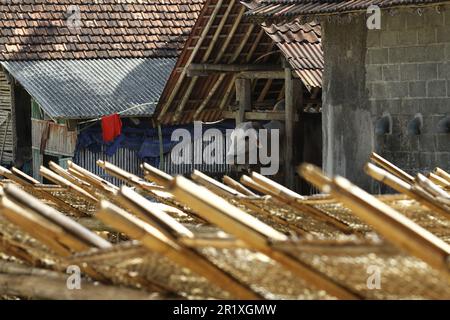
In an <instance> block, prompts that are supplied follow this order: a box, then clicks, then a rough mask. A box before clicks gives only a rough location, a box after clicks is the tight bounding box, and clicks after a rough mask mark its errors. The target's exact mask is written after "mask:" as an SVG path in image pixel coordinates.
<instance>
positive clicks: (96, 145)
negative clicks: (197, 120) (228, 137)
mask: <svg viewBox="0 0 450 320" xmlns="http://www.w3.org/2000/svg"><path fill="white" fill-rule="evenodd" d="M234 127H235V125H234V121H232V120H231V121H221V122H215V123H208V124H205V123H203V124H202V129H203V131H205V130H207V129H209V128H215V129H219V130H221V131H222V132H225V130H226V129H234ZM181 128H182V129H187V130H188V131H189V132H190V133H191V135H192V137H193V133H194V124H189V125H183V126H167V127H162V128H161V133H162V149H163V153H164V154H166V153H168V152H170V150H171V149H172V148H173V146H174V145H175V144H177V143H178V141H172V140H171V136H172V132H173V131H174V130H176V129H181ZM102 147H104V150H105V154H106V155H107V156H112V155H114V154H115V153H116V152H117V150H118V149H119V148H129V149H132V150H136V151H138V157H139V158H141V159H142V160H143V161H147V162H149V163H150V164H152V165H154V166H159V160H160V139H159V135H158V128H152V127H151V125H150V122H149V121H145V122H144V121H141V122H140V124H139V125H135V124H134V123H132V122H131V121H130V120H128V119H123V120H122V133H121V134H120V136H118V137H117V138H116V139H114V140H113V141H112V142H110V143H105V142H104V141H103V139H102V128H101V125H100V123H96V124H95V125H93V126H90V127H87V128H84V129H82V130H81V131H80V132H79V134H78V140H77V147H76V150H75V153H77V152H79V151H80V150H81V149H84V148H87V149H89V150H90V151H92V152H101V150H102Z"/></svg>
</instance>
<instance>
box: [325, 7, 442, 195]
mask: <svg viewBox="0 0 450 320" xmlns="http://www.w3.org/2000/svg"><path fill="white" fill-rule="evenodd" d="M381 22H382V23H381V29H380V30H368V29H367V28H366V20H365V18H363V17H361V18H359V19H353V20H352V21H350V22H348V21H347V22H334V21H331V22H324V23H323V25H324V39H323V47H324V52H325V74H324V85H323V101H324V103H323V132H324V168H325V169H326V171H328V172H330V173H335V174H341V175H344V176H346V177H348V178H349V179H350V180H352V181H354V182H356V183H357V184H358V185H360V186H362V187H364V188H366V189H367V190H370V191H373V192H376V191H378V190H379V189H378V184H376V183H373V182H372V181H371V179H370V178H368V177H367V176H366V175H365V174H364V173H363V171H362V166H363V164H364V163H365V162H366V161H367V160H368V157H369V154H370V152H371V151H376V152H379V153H380V154H382V155H383V156H384V157H386V158H387V159H388V160H390V161H392V162H395V163H396V164H398V165H399V166H400V167H402V168H404V169H405V170H406V171H408V172H411V173H415V172H417V171H428V170H431V169H433V168H434V167H436V166H440V167H443V168H445V169H447V170H450V135H449V134H442V133H437V132H436V128H437V122H438V121H439V120H441V119H442V118H444V117H445V116H446V115H450V82H449V80H450V8H449V9H448V10H446V11H443V13H437V11H436V10H434V9H427V10H425V11H424V12H423V14H422V15H418V14H417V13H415V12H414V11H413V10H407V11H406V10H399V11H396V12H394V14H393V15H391V14H390V13H387V12H384V11H383V12H382V15H381ZM384 113H389V114H390V115H391V117H392V121H393V123H392V124H393V125H392V132H391V133H390V134H384V135H376V134H375V129H374V127H375V123H376V121H377V119H379V118H380V117H381V116H382V115H383V114H384ZM418 113H421V114H422V117H423V127H422V129H421V134H419V135H411V134H408V130H407V127H408V123H409V122H410V121H411V120H412V119H413V118H414V115H416V114H418Z"/></svg>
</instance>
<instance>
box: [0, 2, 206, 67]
mask: <svg viewBox="0 0 450 320" xmlns="http://www.w3.org/2000/svg"><path fill="white" fill-rule="evenodd" d="M204 3H205V0H97V1H96V0H8V1H0V60H36V59H39V60H44V59H89V58H119V57H120V58H138V57H139V58H141V57H176V56H178V54H179V52H180V50H181V49H182V47H183V45H184V42H185V40H186V39H187V37H188V36H189V34H190V31H191V29H192V28H193V26H194V24H195V22H196V20H197V17H198V15H199V13H200V11H201V9H202V7H203V4H204ZM78 13H79V19H77V17H78ZM77 21H79V23H80V24H79V25H77Z"/></svg>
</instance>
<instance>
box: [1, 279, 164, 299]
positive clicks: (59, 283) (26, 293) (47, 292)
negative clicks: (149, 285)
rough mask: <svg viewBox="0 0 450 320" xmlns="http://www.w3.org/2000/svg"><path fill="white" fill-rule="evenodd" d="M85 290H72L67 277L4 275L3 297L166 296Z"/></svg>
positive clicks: (92, 287)
mask: <svg viewBox="0 0 450 320" xmlns="http://www.w3.org/2000/svg"><path fill="white" fill-rule="evenodd" d="M82 289H83V290H68V289H67V275H64V274H61V279H54V278H51V277H50V278H49V277H45V276H42V275H17V274H5V273H2V274H0V295H11V296H23V297H32V298H33V299H45V300H99V299H100V300H156V299H162V298H164V297H166V296H165V295H163V294H155V293H148V292H145V291H142V290H136V289H130V288H123V287H117V286H111V285H104V284H99V283H95V284H94V283H90V282H83V286H82Z"/></svg>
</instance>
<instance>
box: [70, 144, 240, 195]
mask: <svg viewBox="0 0 450 320" xmlns="http://www.w3.org/2000/svg"><path fill="white" fill-rule="evenodd" d="M209 143H213V144H216V145H215V146H210V147H213V148H214V149H215V150H219V151H218V152H219V155H218V156H217V157H218V158H219V159H220V160H219V163H211V164H209V162H213V159H212V158H211V157H210V156H209V155H207V154H206V155H204V154H203V150H204V148H205V147H206V145H208V144H209ZM209 143H208V142H204V143H203V146H202V145H201V144H199V143H197V144H196V143H194V141H192V143H191V145H190V148H191V150H194V152H186V153H185V154H183V161H182V163H181V164H176V163H174V161H172V157H171V153H170V152H169V153H167V154H165V155H164V158H163V162H162V163H161V164H160V168H161V170H163V171H165V172H167V173H169V174H171V175H177V174H182V175H186V174H190V173H191V172H192V171H193V170H194V169H197V170H200V171H202V172H204V173H206V174H210V175H213V176H222V175H224V174H229V173H231V172H233V171H234V170H233V166H231V165H227V164H226V162H225V157H226V145H225V144H224V143H220V142H219V141H213V142H209ZM103 151H104V148H103V149H102V151H100V152H92V151H90V150H88V149H80V150H77V151H76V152H75V157H74V162H75V163H76V164H78V165H80V166H82V167H83V168H86V169H87V170H89V171H91V172H93V173H95V174H96V175H98V176H100V177H102V178H104V179H106V180H108V181H110V182H112V183H114V184H115V185H119V186H120V185H121V184H122V182H121V181H120V180H119V179H117V178H114V177H111V176H109V175H107V174H106V173H105V172H104V171H103V169H101V168H100V167H98V166H97V164H96V161H97V160H99V159H101V160H106V161H108V162H111V163H113V164H115V165H116V166H118V167H120V168H122V169H124V170H126V171H128V172H131V173H133V174H135V175H137V176H140V177H142V176H143V171H142V169H141V168H140V165H141V163H142V159H140V158H139V157H138V155H137V153H138V151H135V150H131V149H128V148H120V149H119V150H117V152H116V153H115V154H114V155H113V156H111V157H108V156H107V155H106V154H105V153H104V152H103ZM203 156H205V157H203Z"/></svg>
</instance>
